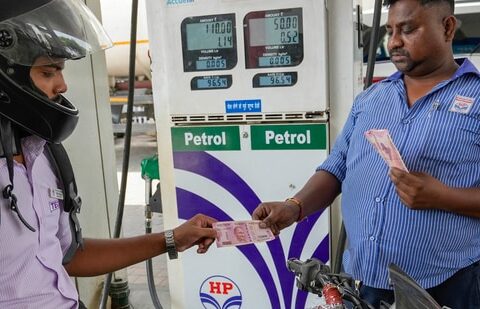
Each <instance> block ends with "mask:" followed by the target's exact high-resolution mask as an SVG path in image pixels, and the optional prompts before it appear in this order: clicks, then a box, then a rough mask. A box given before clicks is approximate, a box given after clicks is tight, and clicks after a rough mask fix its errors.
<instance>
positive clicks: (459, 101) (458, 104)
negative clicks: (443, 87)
mask: <svg viewBox="0 0 480 309" xmlns="http://www.w3.org/2000/svg"><path fill="white" fill-rule="evenodd" d="M474 102H475V99H474V98H469V97H464V96H461V95H456V96H455V99H454V100H453V103H452V106H450V109H449V111H451V112H454V113H460V114H468V113H469V112H470V110H471V109H472V106H473V103H474Z"/></svg>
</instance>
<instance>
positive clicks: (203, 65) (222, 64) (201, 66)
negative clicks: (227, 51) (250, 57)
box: [196, 59, 227, 70]
mask: <svg viewBox="0 0 480 309" xmlns="http://www.w3.org/2000/svg"><path fill="white" fill-rule="evenodd" d="M196 68H197V70H222V69H226V68H227V60H225V59H211V60H197V65H196Z"/></svg>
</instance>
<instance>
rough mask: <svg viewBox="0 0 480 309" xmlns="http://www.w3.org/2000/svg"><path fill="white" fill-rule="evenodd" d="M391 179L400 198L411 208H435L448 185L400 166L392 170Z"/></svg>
mask: <svg viewBox="0 0 480 309" xmlns="http://www.w3.org/2000/svg"><path fill="white" fill-rule="evenodd" d="M390 179H391V180H392V182H393V184H394V185H395V187H396V190H397V194H398V196H399V197H400V200H401V201H402V202H403V203H404V204H405V205H406V206H407V207H409V208H411V209H434V208H436V206H437V205H438V201H439V200H440V199H441V198H440V196H441V194H442V192H445V191H446V189H447V186H446V185H445V184H443V183H442V182H440V181H439V180H437V179H436V178H434V177H432V176H430V175H428V174H425V173H417V172H412V173H408V172H405V171H402V170H400V169H398V168H392V169H391V170H390Z"/></svg>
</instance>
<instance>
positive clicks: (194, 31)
mask: <svg viewBox="0 0 480 309" xmlns="http://www.w3.org/2000/svg"><path fill="white" fill-rule="evenodd" d="M235 29H236V27H235V14H220V15H208V16H193V17H187V18H185V19H184V20H183V21H182V25H181V31H182V53H183V70H184V71H185V72H195V71H214V70H230V69H232V68H233V67H235V65H236V64H237V47H236V44H237V43H236V30H235Z"/></svg>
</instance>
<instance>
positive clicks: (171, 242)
mask: <svg viewBox="0 0 480 309" xmlns="http://www.w3.org/2000/svg"><path fill="white" fill-rule="evenodd" d="M163 234H164V235H165V244H166V248H167V253H168V258H169V259H170V260H174V259H176V258H178V252H177V247H176V246H175V239H174V238H173V230H166V231H165V232H164V233H163Z"/></svg>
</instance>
